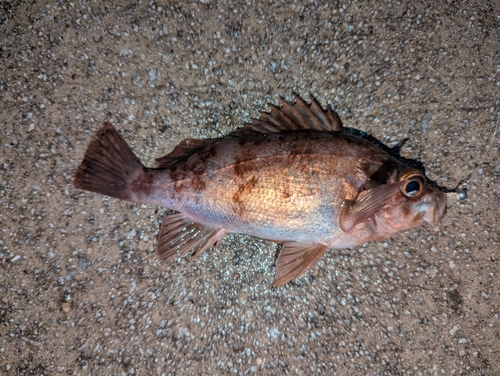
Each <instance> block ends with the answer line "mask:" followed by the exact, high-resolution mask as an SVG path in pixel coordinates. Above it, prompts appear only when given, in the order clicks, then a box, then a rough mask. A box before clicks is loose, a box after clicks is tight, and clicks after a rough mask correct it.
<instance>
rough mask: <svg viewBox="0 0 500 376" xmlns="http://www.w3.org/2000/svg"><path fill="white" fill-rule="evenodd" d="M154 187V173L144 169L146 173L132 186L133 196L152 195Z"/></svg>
mask: <svg viewBox="0 0 500 376" xmlns="http://www.w3.org/2000/svg"><path fill="white" fill-rule="evenodd" d="M154 189H155V186H154V173H153V172H152V171H150V170H148V169H146V168H144V173H143V174H140V175H139V176H138V177H137V179H135V180H134V181H133V182H132V184H131V185H130V190H131V191H132V194H134V195H136V196H139V197H140V196H142V195H151V193H152V192H153V190H154Z"/></svg>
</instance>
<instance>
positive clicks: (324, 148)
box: [74, 97, 446, 285]
mask: <svg viewBox="0 0 500 376" xmlns="http://www.w3.org/2000/svg"><path fill="white" fill-rule="evenodd" d="M74 182H75V185H76V186H77V187H79V188H81V189H85V190H89V191H93V192H97V193H101V194H106V195H109V196H112V197H117V198H120V199H125V200H129V201H133V202H142V203H148V204H153V205H157V206H162V207H166V208H169V209H172V210H175V211H178V212H179V213H178V214H174V215H170V216H167V217H166V218H165V220H164V222H163V224H162V226H161V230H160V235H159V244H158V253H159V256H160V258H162V259H165V260H171V259H173V258H175V257H176V256H177V255H178V254H183V253H185V252H189V251H191V252H193V253H194V255H198V254H201V253H202V252H204V251H205V250H206V249H207V248H209V247H210V246H211V245H212V244H214V243H215V242H217V241H218V240H219V239H220V238H222V237H223V236H224V235H225V234H226V233H239V234H246V235H251V236H256V237H259V238H263V239H267V240H272V241H275V242H279V243H282V244H283V247H282V249H281V250H280V253H279V255H278V258H277V261H276V264H277V272H276V279H275V282H274V284H275V285H280V284H284V283H286V282H287V281H289V280H290V279H292V278H295V277H297V276H299V275H301V274H303V273H304V272H305V271H307V270H308V268H309V267H310V266H311V265H312V264H314V263H315V262H316V261H317V260H318V259H319V258H320V257H321V256H322V255H323V254H324V253H325V252H326V250H328V249H330V248H345V247H350V246H355V245H359V244H363V243H366V242H368V241H372V240H380V239H385V238H388V237H390V236H392V235H393V234H395V233H397V232H400V231H404V230H408V229H410V228H414V227H417V226H420V225H421V224H423V223H426V222H429V223H432V224H436V223H437V222H438V220H439V219H440V218H441V216H442V215H443V213H444V210H445V206H446V195H445V193H443V192H441V191H440V190H439V189H438V188H436V187H434V186H432V185H430V184H429V182H428V180H427V179H426V178H425V176H424V175H423V173H422V172H420V171H418V170H415V169H411V168H408V167H407V166H405V165H404V164H402V163H400V162H399V161H398V160H396V159H395V158H394V157H392V156H391V155H389V154H388V153H386V152H385V151H383V150H382V149H380V148H379V147H377V146H376V145H374V144H373V143H371V142H369V141H367V140H365V139H362V138H359V137H357V136H354V135H352V134H348V133H346V132H344V131H343V127H342V123H341V121H340V118H339V117H338V115H337V114H336V113H335V112H333V111H331V110H323V109H322V108H321V106H320V105H319V104H318V103H317V101H315V100H314V99H313V101H312V102H311V104H310V105H307V104H306V103H305V102H303V101H302V100H301V99H300V98H298V97H297V98H296V105H295V106H292V105H290V104H288V103H287V102H284V101H282V106H281V107H280V108H278V107H274V106H272V110H271V113H269V114H268V113H262V114H261V118H260V119H259V120H254V121H253V123H252V124H247V125H246V126H245V127H244V128H242V129H240V130H237V131H236V132H234V133H232V134H230V135H228V136H226V137H223V138H219V139H208V140H185V141H183V142H182V143H181V144H179V145H178V146H177V147H176V148H175V149H174V151H173V152H172V153H170V154H169V155H167V156H165V157H163V158H160V159H158V160H157V168H155V169H149V168H146V167H144V166H143V165H142V164H141V163H140V161H139V160H138V159H137V157H136V156H135V155H134V154H133V152H132V151H131V150H130V148H129V147H128V146H127V144H126V143H125V141H124V140H123V138H122V137H121V136H120V134H119V133H118V132H117V131H116V129H115V128H114V127H113V126H112V125H111V124H109V123H105V124H104V125H103V126H102V127H101V129H100V130H99V131H98V132H97V134H96V136H95V137H94V139H93V140H92V141H91V143H90V145H89V148H88V150H87V153H86V156H85V158H84V161H83V162H82V164H81V166H80V167H79V168H78V170H77V173H76V175H75V179H74Z"/></svg>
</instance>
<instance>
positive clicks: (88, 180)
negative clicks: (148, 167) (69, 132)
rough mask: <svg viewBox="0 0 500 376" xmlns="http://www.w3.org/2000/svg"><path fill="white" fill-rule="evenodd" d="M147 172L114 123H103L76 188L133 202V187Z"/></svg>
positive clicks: (88, 151) (83, 165) (76, 175)
mask: <svg viewBox="0 0 500 376" xmlns="http://www.w3.org/2000/svg"><path fill="white" fill-rule="evenodd" d="M144 172H145V168H144V166H143V165H142V163H141V162H140V161H139V159H138V158H137V157H136V156H135V154H134V152H133V151H132V149H130V147H129V146H128V145H127V143H126V142H125V140H124V139H123V137H122V136H121V135H120V133H118V131H117V130H116V129H115V127H114V126H113V125H112V124H111V123H104V124H103V125H102V126H101V128H100V129H99V130H98V131H97V133H96V134H95V136H94V137H93V139H92V141H90V144H89V146H88V148H87V152H86V153H85V157H84V159H83V162H82V164H81V165H80V166H79V167H78V169H77V170H76V174H75V177H74V178H73V184H74V185H75V187H77V188H80V189H84V190H86V191H90V192H95V193H100V194H103V195H106V196H111V197H115V198H119V199H122V200H128V201H134V200H133V193H132V190H131V186H132V183H133V182H134V181H135V180H136V179H137V178H138V177H140V176H141V175H142V174H144Z"/></svg>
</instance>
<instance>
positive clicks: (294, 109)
mask: <svg viewBox="0 0 500 376" xmlns="http://www.w3.org/2000/svg"><path fill="white" fill-rule="evenodd" d="M294 97H295V105H291V104H290V103H288V102H286V101H285V100H284V99H283V98H280V102H281V107H277V106H275V105H272V104H270V105H269V106H270V107H271V112H269V113H267V112H261V113H260V114H261V115H260V118H259V119H253V120H252V123H251V124H246V125H245V128H244V130H245V131H253V132H258V133H263V134H269V133H278V132H290V131H301V130H308V129H313V130H318V131H327V132H341V131H342V121H341V120H340V117H339V115H338V114H337V113H336V112H335V111H333V110H330V109H327V110H324V109H323V108H322V107H321V105H320V104H319V102H318V101H317V100H316V98H314V97H313V96H312V95H311V98H312V99H311V103H310V104H307V103H306V102H304V101H303V100H302V98H300V97H299V96H298V95H297V94H294Z"/></svg>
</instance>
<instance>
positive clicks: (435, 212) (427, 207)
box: [415, 192, 446, 226]
mask: <svg viewBox="0 0 500 376" xmlns="http://www.w3.org/2000/svg"><path fill="white" fill-rule="evenodd" d="M415 209H416V210H415V212H416V213H417V217H420V218H421V219H423V220H424V221H425V222H427V223H430V224H431V225H433V226H436V225H437V224H438V222H439V220H440V219H441V218H442V217H443V215H444V213H445V211H446V193H443V192H439V194H437V195H435V196H434V197H433V199H432V200H431V201H430V202H420V203H418V204H417V205H415Z"/></svg>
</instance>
